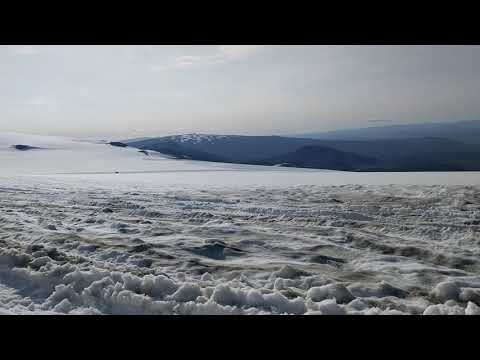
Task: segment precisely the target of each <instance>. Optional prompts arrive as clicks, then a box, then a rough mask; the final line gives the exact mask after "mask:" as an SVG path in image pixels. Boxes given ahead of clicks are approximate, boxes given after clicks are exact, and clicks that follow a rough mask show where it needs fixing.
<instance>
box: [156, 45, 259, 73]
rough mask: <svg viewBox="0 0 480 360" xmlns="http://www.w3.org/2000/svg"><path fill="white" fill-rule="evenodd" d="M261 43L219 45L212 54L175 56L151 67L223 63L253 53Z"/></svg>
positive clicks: (163, 69) (170, 68)
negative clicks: (168, 60) (164, 62)
mask: <svg viewBox="0 0 480 360" xmlns="http://www.w3.org/2000/svg"><path fill="white" fill-rule="evenodd" d="M262 47H263V45H221V46H218V47H217V48H216V51H215V52H214V53H213V54H209V55H184V56H177V57H175V58H174V59H173V60H172V61H170V62H168V63H166V64H162V65H154V66H152V67H151V69H152V70H154V71H167V70H175V69H185V68H190V67H197V66H205V65H215V64H224V63H227V62H230V61H235V60H240V59H242V58H246V57H248V56H251V55H253V54H254V53H256V52H257V51H259V50H260V49H261V48H262Z"/></svg>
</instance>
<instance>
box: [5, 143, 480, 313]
mask: <svg viewBox="0 0 480 360" xmlns="http://www.w3.org/2000/svg"><path fill="white" fill-rule="evenodd" d="M16 144H22V145H29V146H31V147H38V149H36V148H35V149H31V150H26V151H21V150H17V149H15V148H12V147H11V146H12V145H16ZM93 155H95V156H94V158H92V156H93ZM69 156H72V158H70V159H71V161H68V157H69ZM82 156H83V157H82ZM155 156H156V157H155V160H154V161H152V160H151V159H148V157H149V156H147V155H145V154H141V153H139V152H138V151H136V150H133V149H130V148H125V149H124V148H113V147H110V146H108V145H107V144H105V143H101V142H96V143H86V142H85V143H84V142H70V141H67V140H65V139H47V138H40V137H38V138H36V137H28V136H25V137H20V136H17V137H13V136H11V135H9V134H4V135H2V136H0V165H2V167H3V168H4V169H5V171H3V170H2V173H1V175H0V314H91V315H101V314H145V315H147V314H158V315H162V314H169V315H170V314H176V315H255V314H258V315H261V314H279V315H280V314H291V315H347V314H352V315H407V314H413V315H422V314H424V315H479V314H480V273H479V269H480V267H479V264H480V217H479V215H480V187H479V185H480V177H479V176H477V175H476V174H471V173H470V174H463V175H464V177H461V175H460V174H458V173H456V174H453V175H450V174H446V173H445V174H441V173H437V174H418V175H415V176H413V177H412V176H411V177H410V180H408V181H407V180H406V177H402V175H396V174H381V173H377V174H362V175H359V174H350V173H344V172H329V171H303V170H299V169H278V170H276V169H271V168H269V169H266V168H265V167H255V166H232V165H228V164H218V163H217V164H210V163H206V162H205V163H203V162H194V161H183V160H174V159H169V158H168V157H164V156H162V155H161V154H157V155H155ZM59 159H63V163H64V164H65V165H64V166H63V165H59V164H60V163H59V161H58V160H59ZM90 160H91V161H90ZM89 161H90V162H89ZM63 163H62V164H63ZM131 164H133V165H131ZM74 168H75V169H74ZM115 171H118V173H115ZM369 179H370V180H369ZM460 179H463V180H460ZM462 181H463V183H462Z"/></svg>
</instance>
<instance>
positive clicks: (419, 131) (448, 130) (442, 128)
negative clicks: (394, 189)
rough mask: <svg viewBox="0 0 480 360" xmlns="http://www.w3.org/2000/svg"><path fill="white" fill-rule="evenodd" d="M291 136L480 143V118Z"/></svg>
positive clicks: (327, 138) (325, 138)
mask: <svg viewBox="0 0 480 360" xmlns="http://www.w3.org/2000/svg"><path fill="white" fill-rule="evenodd" d="M289 137H299V138H310V139H324V140H382V139H384V140H385V139H411V138H424V137H440V138H448V139H451V140H456V141H460V142H464V143H466V144H476V145H480V120H471V121H459V122H444V123H424V124H406V125H389V126H376V127H368V128H363V129H346V130H335V131H328V132H321V133H304V134H296V135H289Z"/></svg>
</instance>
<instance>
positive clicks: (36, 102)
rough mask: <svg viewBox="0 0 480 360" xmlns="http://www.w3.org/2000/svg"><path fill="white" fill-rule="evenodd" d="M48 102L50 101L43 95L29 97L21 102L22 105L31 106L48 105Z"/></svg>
mask: <svg viewBox="0 0 480 360" xmlns="http://www.w3.org/2000/svg"><path fill="white" fill-rule="evenodd" d="M49 104H51V102H50V101H48V100H47V99H45V98H43V97H35V98H31V99H28V100H26V101H24V102H23V103H22V105H31V106H42V105H49Z"/></svg>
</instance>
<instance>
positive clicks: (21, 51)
mask: <svg viewBox="0 0 480 360" xmlns="http://www.w3.org/2000/svg"><path fill="white" fill-rule="evenodd" d="M11 50H12V53H13V54H14V55H36V54H38V52H39V50H38V47H35V46H30V45H21V46H20V45H19V46H17V45H15V46H12V47H11Z"/></svg>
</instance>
